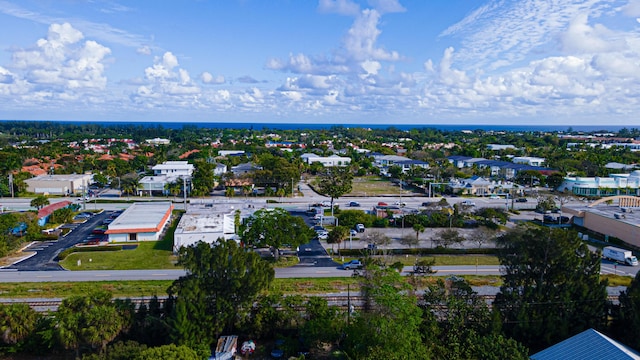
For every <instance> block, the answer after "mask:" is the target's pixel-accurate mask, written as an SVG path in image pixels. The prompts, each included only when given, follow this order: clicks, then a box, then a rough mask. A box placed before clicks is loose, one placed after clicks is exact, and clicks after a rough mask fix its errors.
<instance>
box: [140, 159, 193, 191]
mask: <svg viewBox="0 0 640 360" xmlns="http://www.w3.org/2000/svg"><path fill="white" fill-rule="evenodd" d="M151 169H152V170H153V176H145V177H143V178H142V179H140V181H138V192H139V193H140V194H143V193H147V194H149V195H153V194H154V193H161V194H162V195H168V194H169V191H168V190H167V184H172V183H175V182H178V181H179V180H180V179H182V180H181V181H185V179H188V178H190V177H191V176H192V175H193V172H194V171H195V167H194V166H193V164H189V163H188V162H187V161H165V162H164V163H162V164H158V165H156V166H154V167H152V168H151ZM187 182H188V180H187ZM188 190H190V188H189V189H187V191H188Z"/></svg>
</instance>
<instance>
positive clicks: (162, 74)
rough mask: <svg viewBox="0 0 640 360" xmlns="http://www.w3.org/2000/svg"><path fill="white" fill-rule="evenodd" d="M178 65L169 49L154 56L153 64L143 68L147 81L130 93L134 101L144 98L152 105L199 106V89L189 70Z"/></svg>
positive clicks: (176, 59)
mask: <svg viewBox="0 0 640 360" xmlns="http://www.w3.org/2000/svg"><path fill="white" fill-rule="evenodd" d="M179 66H180V64H179V62H178V58H177V57H176V56H175V55H174V54H173V53H171V52H170V51H167V52H165V53H164V54H163V55H162V57H158V56H156V57H155V59H154V64H153V66H151V67H148V68H146V69H145V70H144V73H145V80H146V82H147V83H146V84H144V85H141V86H139V87H138V89H137V91H136V93H135V94H133V95H132V99H133V100H134V102H136V103H140V102H141V101H143V100H142V99H145V100H144V101H148V102H149V106H152V107H169V108H170V107H194V106H196V107H199V106H200V103H199V101H200V100H199V96H200V94H201V90H200V88H199V87H198V86H196V85H195V84H194V83H193V81H192V80H191V77H190V76H189V72H188V71H187V70H185V69H182V68H180V67H179Z"/></svg>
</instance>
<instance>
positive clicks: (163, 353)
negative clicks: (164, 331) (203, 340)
mask: <svg viewBox="0 0 640 360" xmlns="http://www.w3.org/2000/svg"><path fill="white" fill-rule="evenodd" d="M201 359H203V357H202V354H199V353H198V352H196V351H195V350H193V349H192V348H190V347H188V346H185V345H175V344H169V345H163V346H158V347H153V348H148V349H145V350H142V351H141V352H140V354H139V355H138V357H136V358H135V360H201Z"/></svg>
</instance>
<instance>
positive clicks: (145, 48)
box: [136, 45, 151, 55]
mask: <svg viewBox="0 0 640 360" xmlns="http://www.w3.org/2000/svg"><path fill="white" fill-rule="evenodd" d="M136 52H137V53H138V54H140V55H151V47H149V45H143V46H140V47H138V48H137V49H136Z"/></svg>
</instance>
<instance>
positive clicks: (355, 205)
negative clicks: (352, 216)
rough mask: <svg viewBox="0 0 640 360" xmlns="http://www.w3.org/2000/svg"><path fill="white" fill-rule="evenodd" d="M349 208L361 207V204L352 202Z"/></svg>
mask: <svg viewBox="0 0 640 360" xmlns="http://www.w3.org/2000/svg"><path fill="white" fill-rule="evenodd" d="M349 206H351V207H358V206H360V203H359V202H357V201H352V202H350V203H349Z"/></svg>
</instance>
